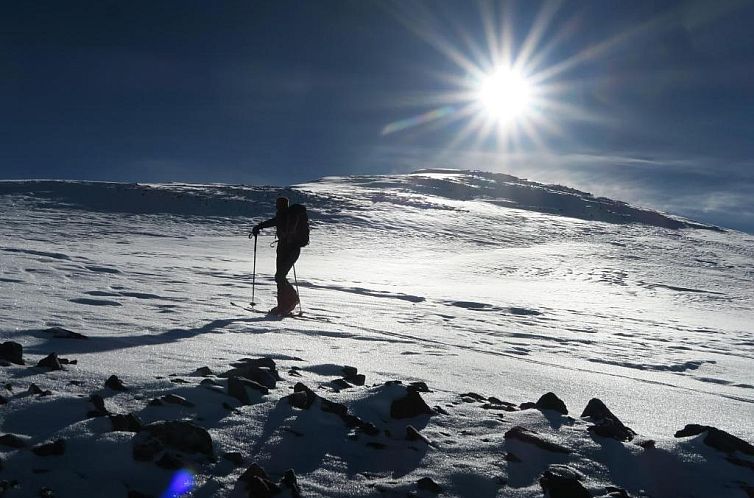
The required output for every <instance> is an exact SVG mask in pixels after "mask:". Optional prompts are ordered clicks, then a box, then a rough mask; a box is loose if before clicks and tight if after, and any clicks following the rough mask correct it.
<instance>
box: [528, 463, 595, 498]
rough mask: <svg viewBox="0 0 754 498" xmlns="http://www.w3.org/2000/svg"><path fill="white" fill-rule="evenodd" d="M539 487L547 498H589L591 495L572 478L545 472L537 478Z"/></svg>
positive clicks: (548, 471) (549, 471)
mask: <svg viewBox="0 0 754 498" xmlns="http://www.w3.org/2000/svg"><path fill="white" fill-rule="evenodd" d="M539 485H540V486H542V491H544V492H545V496H547V497H548V498H591V496H592V495H591V494H589V491H587V490H586V488H585V487H584V486H583V485H582V484H581V483H580V482H579V481H578V480H577V479H576V478H574V477H571V476H565V475H560V474H558V473H555V472H553V471H551V470H547V471H545V472H544V474H542V476H541V477H540V478H539Z"/></svg>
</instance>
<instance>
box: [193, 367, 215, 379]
mask: <svg viewBox="0 0 754 498" xmlns="http://www.w3.org/2000/svg"><path fill="white" fill-rule="evenodd" d="M191 375H193V376H198V377H207V376H210V375H212V370H210V369H209V367H199V368H197V369H196V370H194V373H192V374H191Z"/></svg>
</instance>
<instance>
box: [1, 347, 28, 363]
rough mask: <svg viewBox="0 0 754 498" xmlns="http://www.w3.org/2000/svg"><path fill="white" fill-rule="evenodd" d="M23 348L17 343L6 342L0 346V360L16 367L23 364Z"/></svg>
mask: <svg viewBox="0 0 754 498" xmlns="http://www.w3.org/2000/svg"><path fill="white" fill-rule="evenodd" d="M23 356H24V348H23V346H21V345H20V344H19V343H17V342H13V341H6V342H4V343H2V344H0V359H3V360H6V361H9V362H11V363H15V364H16V365H23V364H24V358H23Z"/></svg>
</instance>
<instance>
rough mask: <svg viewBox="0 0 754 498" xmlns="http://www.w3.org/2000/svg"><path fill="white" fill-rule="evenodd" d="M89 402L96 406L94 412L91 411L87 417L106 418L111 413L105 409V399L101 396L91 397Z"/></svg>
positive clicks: (93, 395)
mask: <svg viewBox="0 0 754 498" xmlns="http://www.w3.org/2000/svg"><path fill="white" fill-rule="evenodd" d="M89 402H90V403H91V404H92V405H93V406H94V410H89V412H87V414H86V416H87V417H89V418H92V417H104V416H105V415H108V414H109V413H110V412H108V411H107V408H105V399H104V398H103V397H102V396H100V395H99V394H92V395H91V396H89Z"/></svg>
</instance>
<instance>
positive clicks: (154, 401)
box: [147, 398, 165, 406]
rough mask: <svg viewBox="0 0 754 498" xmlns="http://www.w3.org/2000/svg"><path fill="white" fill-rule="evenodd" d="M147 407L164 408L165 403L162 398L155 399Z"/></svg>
mask: <svg viewBox="0 0 754 498" xmlns="http://www.w3.org/2000/svg"><path fill="white" fill-rule="evenodd" d="M147 405H148V406H164V405H165V403H163V402H162V400H161V399H160V398H154V399H150V400H149V403H147Z"/></svg>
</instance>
